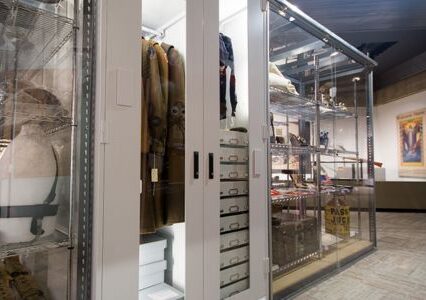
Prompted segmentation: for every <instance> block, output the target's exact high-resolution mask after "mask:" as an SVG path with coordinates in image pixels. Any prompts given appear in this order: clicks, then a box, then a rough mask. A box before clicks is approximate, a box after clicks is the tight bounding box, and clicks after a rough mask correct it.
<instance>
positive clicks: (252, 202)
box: [204, 0, 268, 299]
mask: <svg viewBox="0 0 426 300" xmlns="http://www.w3.org/2000/svg"><path fill="white" fill-rule="evenodd" d="M204 2H205V3H204V10H205V13H204V18H205V29H204V30H205V32H204V39H205V41H204V45H205V47H204V151H205V161H204V166H205V168H206V173H205V177H204V180H205V185H204V220H205V221H204V257H205V261H204V282H205V284H204V286H205V290H204V299H227V298H232V299H259V298H262V297H264V296H267V295H268V274H267V269H266V268H265V266H267V265H268V260H267V257H268V229H267V228H268V227H267V190H268V189H267V177H266V176H267V175H266V173H267V172H266V168H267V155H266V147H267V144H266V143H267V140H264V139H263V138H262V130H263V126H266V115H267V113H266V112H267V108H266V87H267V82H266V79H267V77H266V70H267V66H266V61H267V60H266V49H267V47H266V44H264V41H265V39H264V36H265V24H266V19H265V15H264V13H263V12H262V10H261V1H258V0H253V1H252V0H241V1H232V2H230V1H226V0H220V1H219V0H218V1H204ZM248 20H250V22H248ZM262 58H264V59H262ZM223 207H226V208H227V209H226V210H224V209H223ZM221 208H222V211H221ZM221 245H222V247H221ZM223 245H227V246H226V247H223Z"/></svg>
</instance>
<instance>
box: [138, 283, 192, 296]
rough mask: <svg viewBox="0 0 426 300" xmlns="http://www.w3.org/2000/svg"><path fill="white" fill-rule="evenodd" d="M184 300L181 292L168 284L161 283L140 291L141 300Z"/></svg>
mask: <svg viewBox="0 0 426 300" xmlns="http://www.w3.org/2000/svg"><path fill="white" fill-rule="evenodd" d="M159 299H161V300H183V299H184V295H183V293H182V292H181V291H178V290H177V289H175V288H173V287H171V286H170V285H168V284H166V283H160V284H157V285H154V286H151V287H149V288H146V289H144V290H141V291H139V300H159Z"/></svg>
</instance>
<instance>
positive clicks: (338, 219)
mask: <svg viewBox="0 0 426 300" xmlns="http://www.w3.org/2000/svg"><path fill="white" fill-rule="evenodd" d="M350 224H351V215H350V207H349V205H348V204H347V203H346V202H345V201H344V199H343V197H342V196H337V195H334V197H333V199H331V200H330V201H328V202H327V204H326V206H325V232H326V233H330V234H333V235H336V236H338V237H340V238H348V237H349V236H350Z"/></svg>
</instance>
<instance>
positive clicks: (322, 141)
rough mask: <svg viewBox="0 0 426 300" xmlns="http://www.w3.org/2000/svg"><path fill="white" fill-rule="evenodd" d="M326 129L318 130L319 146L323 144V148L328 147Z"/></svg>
mask: <svg viewBox="0 0 426 300" xmlns="http://www.w3.org/2000/svg"><path fill="white" fill-rule="evenodd" d="M328 142H329V139H328V131H321V132H320V146H324V148H325V149H328Z"/></svg>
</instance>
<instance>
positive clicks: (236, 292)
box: [229, 291, 240, 297]
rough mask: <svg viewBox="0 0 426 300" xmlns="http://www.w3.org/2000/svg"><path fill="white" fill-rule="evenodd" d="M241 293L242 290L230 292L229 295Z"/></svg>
mask: <svg viewBox="0 0 426 300" xmlns="http://www.w3.org/2000/svg"><path fill="white" fill-rule="evenodd" d="M239 293H240V291H235V292H232V293H230V294H229V297H232V296H235V295H236V294H239Z"/></svg>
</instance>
